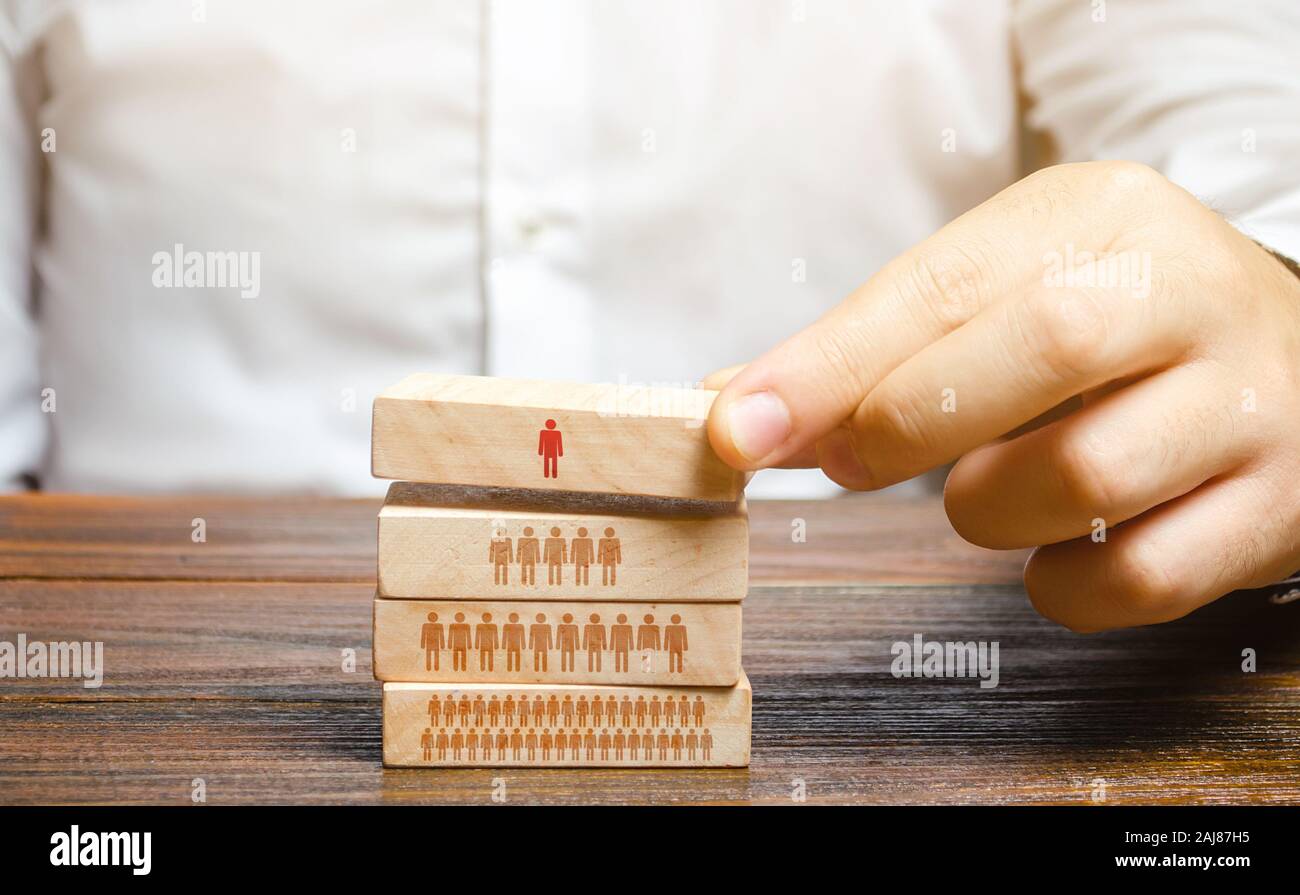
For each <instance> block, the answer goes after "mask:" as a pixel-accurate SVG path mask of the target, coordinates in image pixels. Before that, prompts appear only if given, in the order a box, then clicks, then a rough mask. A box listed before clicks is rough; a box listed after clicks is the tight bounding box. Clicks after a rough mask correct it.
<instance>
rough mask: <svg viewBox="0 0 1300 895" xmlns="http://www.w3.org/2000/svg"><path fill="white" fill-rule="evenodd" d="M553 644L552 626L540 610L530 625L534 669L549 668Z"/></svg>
mask: <svg viewBox="0 0 1300 895" xmlns="http://www.w3.org/2000/svg"><path fill="white" fill-rule="evenodd" d="M552 646H554V643H553V641H552V637H551V626H550V625H548V624H547V623H546V616H545V615H544V614H542V613H540V612H539V613H537V616H536V621H534V622H533V623H532V624H531V625H529V626H528V648H529V649H530V650H532V651H533V671H546V670H547V668H546V663H547V659H548V657H549V656H550V654H551V647H552ZM551 698H552V699H554V698H555V697H554V696H552V697H551Z"/></svg>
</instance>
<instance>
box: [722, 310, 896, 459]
mask: <svg viewBox="0 0 1300 895" xmlns="http://www.w3.org/2000/svg"><path fill="white" fill-rule="evenodd" d="M853 304H854V302H853V301H852V300H850V301H849V302H846V303H845V304H843V305H840V306H839V307H837V308H835V309H834V310H832V311H830V312H829V313H827V314H826V315H825V316H824V317H823V318H822V319H821V320H819V321H817V322H816V323H814V324H813V325H812V326H810V327H808V328H807V329H805V330H803V331H801V332H799V333H797V334H796V335H795V336H793V337H792V338H790V339H788V340H786V341H785V342H783V343H782V344H780V345H778V346H777V347H776V348H774V349H772V350H771V351H769V352H768V353H767V354H764V355H762V356H761V357H759V358H758V359H757V360H754V361H752V362H751V363H749V364H747V365H746V366H744V367H743V368H740V370H739V372H737V373H735V375H734V376H731V377H730V380H729V381H727V382H726V384H725V385H724V386H723V387H722V391H721V393H720V394H719V395H718V397H717V399H716V400H715V401H714V402H713V407H712V408H711V409H710V411H709V422H708V427H709V440H710V442H711V443H712V445H713V449H714V451H715V452H716V453H717V454H718V456H719V457H721V458H722V460H723V461H724V462H726V463H727V464H728V465H730V466H732V467H735V468H736V469H763V468H766V467H770V466H781V465H787V461H788V460H790V458H792V457H794V456H795V455H798V454H806V453H807V449H808V448H810V447H811V446H813V445H815V444H816V442H817V441H819V440H820V439H821V438H822V437H823V436H825V435H827V434H829V433H830V432H831V431H833V430H834V429H836V428H837V427H838V426H839V425H840V424H841V423H842V422H844V421H845V420H847V419H848V418H849V417H850V416H852V414H853V411H854V410H856V409H857V407H858V405H859V404H860V403H861V402H862V399H863V398H864V397H866V394H867V391H868V390H869V389H870V387H871V385H872V384H874V382H875V381H876V379H877V378H878V376H879V375H880V371H878V370H877V369H874V368H875V367H876V365H875V364H873V363H872V358H871V353H872V352H871V351H870V347H869V346H870V344H871V341H872V340H871V338H870V332H869V328H868V327H867V326H866V321H865V320H863V319H862V317H861V316H859V315H858V314H857V313H855V311H854V309H853V307H852V306H853ZM732 369H735V368H732ZM725 372H726V373H731V372H732V370H727V371H725ZM715 375H716V374H715Z"/></svg>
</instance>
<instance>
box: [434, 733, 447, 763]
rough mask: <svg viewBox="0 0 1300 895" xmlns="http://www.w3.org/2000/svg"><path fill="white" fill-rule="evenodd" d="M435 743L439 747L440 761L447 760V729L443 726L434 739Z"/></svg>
mask: <svg viewBox="0 0 1300 895" xmlns="http://www.w3.org/2000/svg"><path fill="white" fill-rule="evenodd" d="M434 745H435V746H437V748H438V761H446V760H447V729H446V728H441V729H439V731H438V737H437V739H436V740H434Z"/></svg>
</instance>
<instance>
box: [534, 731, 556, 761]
mask: <svg viewBox="0 0 1300 895" xmlns="http://www.w3.org/2000/svg"><path fill="white" fill-rule="evenodd" d="M538 742H539V744H540V745H541V747H542V761H550V760H551V747H552V746H553V745H555V738H554V737H553V736H551V729H550V728H549V727H547V728H544V729H543V730H542V735H541V737H540V738H539V740H538Z"/></svg>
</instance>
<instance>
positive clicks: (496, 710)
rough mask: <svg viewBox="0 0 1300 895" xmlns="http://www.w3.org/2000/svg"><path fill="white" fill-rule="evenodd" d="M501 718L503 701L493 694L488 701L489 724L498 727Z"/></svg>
mask: <svg viewBox="0 0 1300 895" xmlns="http://www.w3.org/2000/svg"><path fill="white" fill-rule="evenodd" d="M500 717H501V700H500V699H498V698H497V696H496V694H495V693H493V694H492V698H491V699H489V700H488V724H489V725H490V726H492V727H496V726H497V719H498V718H500Z"/></svg>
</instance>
